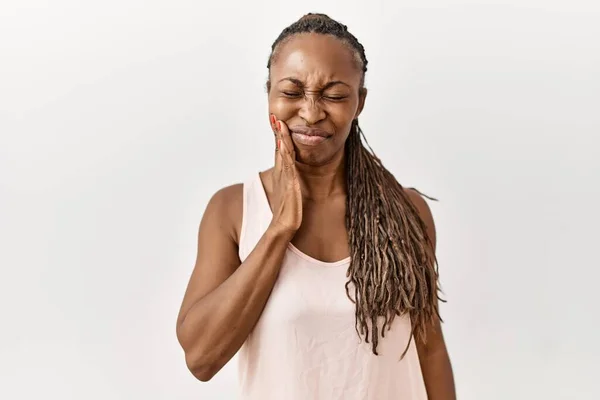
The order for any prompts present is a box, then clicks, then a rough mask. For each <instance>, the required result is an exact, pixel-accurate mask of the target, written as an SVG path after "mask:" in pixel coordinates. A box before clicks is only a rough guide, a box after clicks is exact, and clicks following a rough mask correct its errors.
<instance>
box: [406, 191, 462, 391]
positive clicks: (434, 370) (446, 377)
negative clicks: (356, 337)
mask: <svg viewBox="0 0 600 400" xmlns="http://www.w3.org/2000/svg"><path fill="white" fill-rule="evenodd" d="M406 192H407V194H408V195H409V197H410V199H411V200H412V202H413V204H414V205H415V207H416V208H417V210H418V211H419V215H420V217H421V219H422V220H423V222H424V223H425V225H426V227H427V235H428V236H429V238H430V240H431V242H432V244H433V250H434V251H435V247H436V233H435V224H434V222H433V216H432V214H431V210H430V209H429V205H427V202H426V201H425V199H423V197H421V195H420V194H419V193H418V192H417V191H415V190H413V189H406ZM416 344H417V353H418V354H419V361H420V363H421V371H422V373H423V380H424V381H425V388H426V390H427V398H428V399H429V400H456V389H455V387H454V375H453V373H452V365H451V363H450V357H449V356H448V350H447V349H446V343H445V341H444V335H443V334H442V326H441V324H440V321H439V320H437V321H436V322H435V324H434V325H433V326H431V327H430V329H428V330H427V341H426V343H423V342H422V341H420V340H416Z"/></svg>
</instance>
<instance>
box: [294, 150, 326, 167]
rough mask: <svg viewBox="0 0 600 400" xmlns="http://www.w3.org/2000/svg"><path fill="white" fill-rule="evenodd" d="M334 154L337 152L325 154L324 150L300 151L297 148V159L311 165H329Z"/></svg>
mask: <svg viewBox="0 0 600 400" xmlns="http://www.w3.org/2000/svg"><path fill="white" fill-rule="evenodd" d="M334 156H335V154H323V152H320V151H310V150H308V151H307V150H303V151H299V150H298V149H296V160H297V161H298V162H299V163H301V164H305V165H310V166H311V167H321V166H323V165H327V164H329V163H330V162H331V160H332V159H333V158H334Z"/></svg>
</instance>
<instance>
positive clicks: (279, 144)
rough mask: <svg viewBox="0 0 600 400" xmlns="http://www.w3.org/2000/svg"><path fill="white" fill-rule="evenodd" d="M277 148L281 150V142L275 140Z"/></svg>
mask: <svg viewBox="0 0 600 400" xmlns="http://www.w3.org/2000/svg"><path fill="white" fill-rule="evenodd" d="M277 148H278V149H279V148H281V140H279V139H277Z"/></svg>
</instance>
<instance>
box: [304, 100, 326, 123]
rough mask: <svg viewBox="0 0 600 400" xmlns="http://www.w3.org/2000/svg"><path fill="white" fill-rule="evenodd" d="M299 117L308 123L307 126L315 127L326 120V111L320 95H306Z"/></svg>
mask: <svg viewBox="0 0 600 400" xmlns="http://www.w3.org/2000/svg"><path fill="white" fill-rule="evenodd" d="M298 115H299V116H300V118H302V119H303V120H304V121H306V124H307V125H314V124H316V123H317V122H319V121H321V120H323V119H325V111H324V110H323V108H322V105H321V104H320V96H319V95H318V94H314V95H310V94H306V95H305V96H304V101H303V102H302V105H301V107H300V110H299V112H298Z"/></svg>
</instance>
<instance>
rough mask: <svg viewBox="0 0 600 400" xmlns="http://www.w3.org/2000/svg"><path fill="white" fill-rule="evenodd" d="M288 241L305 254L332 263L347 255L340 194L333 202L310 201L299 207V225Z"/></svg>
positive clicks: (344, 218)
mask: <svg viewBox="0 0 600 400" xmlns="http://www.w3.org/2000/svg"><path fill="white" fill-rule="evenodd" d="M292 244H293V245H294V246H295V247H296V248H298V249H299V250H300V251H301V252H303V253H305V254H307V255H308V256H310V257H312V258H314V259H317V260H320V261H323V262H336V261H339V260H343V259H345V258H347V257H348V256H349V255H350V254H349V253H350V249H349V246H348V232H347V230H346V203H345V198H344V197H340V198H338V199H335V200H333V201H330V202H327V203H322V204H313V203H310V202H307V203H305V204H304V206H303V210H302V225H301V226H300V229H299V230H298V231H297V232H296V235H295V236H294V238H293V240H292Z"/></svg>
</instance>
